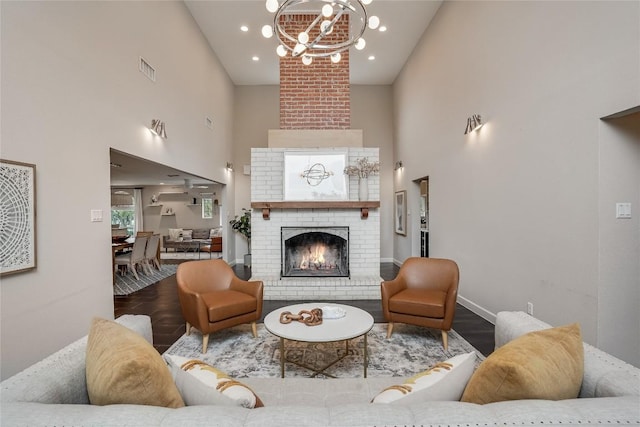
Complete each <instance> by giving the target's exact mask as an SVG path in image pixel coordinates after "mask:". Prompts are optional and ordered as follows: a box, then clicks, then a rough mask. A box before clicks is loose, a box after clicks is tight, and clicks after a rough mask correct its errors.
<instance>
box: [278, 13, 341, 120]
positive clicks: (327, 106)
mask: <svg viewBox="0 0 640 427" xmlns="http://www.w3.org/2000/svg"><path fill="white" fill-rule="evenodd" d="M316 16H317V15H288V16H283V17H281V24H282V25H283V26H284V28H285V29H286V31H287V32H288V33H289V34H292V35H293V34H298V33H300V32H301V31H304V30H305V29H306V28H307V27H308V26H309V24H310V23H311V22H313V20H314V19H315V18H316ZM348 18H349V17H348V15H347V14H345V15H343V16H342V17H341V18H340V20H339V21H338V22H336V24H335V25H334V29H333V33H331V34H330V35H328V36H327V37H335V38H339V39H343V38H345V37H347V36H348V34H349V21H348ZM316 28H317V26H316ZM317 34H318V31H312V32H310V33H309V37H310V39H311V40H313V39H314V38H315V36H316V35H317ZM350 128H351V91H350V86H349V50H345V51H344V52H342V59H341V60H340V62H338V63H337V64H334V63H333V62H331V59H330V58H329V57H326V58H313V62H312V63H311V64H310V65H304V64H303V63H302V60H301V58H299V57H298V58H293V57H292V56H291V54H290V53H289V54H288V55H287V56H286V57H284V58H280V129H350Z"/></svg>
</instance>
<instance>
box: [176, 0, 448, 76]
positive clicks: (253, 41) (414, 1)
mask: <svg viewBox="0 0 640 427" xmlns="http://www.w3.org/2000/svg"><path fill="white" fill-rule="evenodd" d="M184 2H185V4H186V5H187V8H188V9H189V10H190V11H191V15H193V18H194V19H195V21H196V23H197V24H198V26H199V27H200V29H201V30H202V33H203V34H204V35H205V37H206V38H207V40H208V41H209V45H210V46H211V48H212V49H213V51H214V52H215V54H216V55H217V56H218V59H220V62H222V65H223V66H224V68H225V69H226V70H227V73H228V74H229V76H230V77H231V80H233V82H234V84H236V85H276V84H278V83H279V65H278V59H279V57H278V56H277V55H276V47H277V46H278V43H277V38H276V37H275V36H274V37H272V38H270V39H265V38H264V37H263V36H262V34H261V29H262V26H263V25H265V24H272V23H273V15H272V14H270V13H269V12H267V10H266V8H265V1H264V0H206V1H201V0H184ZM441 3H442V0H437V1H435V0H373V1H372V3H371V4H370V5H368V6H367V7H366V8H367V13H368V15H369V16H371V15H376V16H378V17H379V18H380V23H381V25H385V26H386V27H387V31H386V32H384V33H382V32H380V31H377V30H370V29H367V30H366V31H365V33H364V35H363V37H364V39H365V40H366V41H367V46H366V47H365V49H364V50H362V51H358V50H356V49H351V51H350V53H349V57H350V70H351V83H352V84H366V85H385V84H392V83H393V81H394V80H395V78H396V76H397V75H398V73H399V72H400V70H401V69H402V66H403V65H404V63H405V62H406V61H407V58H408V57H409V55H410V54H411V52H412V51H413V49H414V47H415V46H416V44H417V42H418V40H420V37H421V36H422V34H423V33H424V31H425V29H426V28H427V26H428V25H429V23H430V22H431V19H432V18H433V16H434V15H435V13H436V12H437V10H438V8H439V7H440V4H441ZM242 25H246V26H247V27H249V31H247V32H242V31H240V26H242ZM370 55H374V56H375V57H376V59H375V60H373V61H370V60H369V59H368V57H369V56H370ZM253 56H257V57H259V58H260V60H259V61H253V60H252V59H251V58H252V57H253Z"/></svg>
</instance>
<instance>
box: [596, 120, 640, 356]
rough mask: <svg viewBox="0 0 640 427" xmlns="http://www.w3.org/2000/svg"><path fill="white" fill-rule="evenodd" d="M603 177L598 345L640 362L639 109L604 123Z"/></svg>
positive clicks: (601, 187)
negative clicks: (624, 215)
mask: <svg viewBox="0 0 640 427" xmlns="http://www.w3.org/2000/svg"><path fill="white" fill-rule="evenodd" d="M599 180H600V182H599V192H600V194H599V198H600V201H599V202H600V209H599V213H600V233H599V238H600V247H599V249H600V264H599V268H600V271H599V275H600V286H599V288H598V313H599V316H598V346H599V347H600V348H602V349H603V350H606V351H608V352H610V353H612V354H614V355H616V356H618V357H620V358H622V359H624V360H627V361H629V362H630V363H633V364H634V365H635V366H640V310H639V309H638V301H640V113H636V114H634V115H632V116H628V117H624V118H620V119H616V120H611V121H603V122H602V123H601V125H600V178H599ZM619 202H628V203H631V212H632V215H631V219H616V208H615V206H616V203H619ZM621 322H622V324H621ZM621 344H624V345H621Z"/></svg>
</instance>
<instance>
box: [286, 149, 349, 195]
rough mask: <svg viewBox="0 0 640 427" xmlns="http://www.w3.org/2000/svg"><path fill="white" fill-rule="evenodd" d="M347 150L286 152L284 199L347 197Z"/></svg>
mask: <svg viewBox="0 0 640 427" xmlns="http://www.w3.org/2000/svg"><path fill="white" fill-rule="evenodd" d="M346 162H347V153H346V152H336V151H331V152H322V151H291V152H285V153H284V180H283V181H284V200H297V201H300V200H347V199H348V198H349V188H348V186H347V179H346V175H345V174H344V167H345V165H346Z"/></svg>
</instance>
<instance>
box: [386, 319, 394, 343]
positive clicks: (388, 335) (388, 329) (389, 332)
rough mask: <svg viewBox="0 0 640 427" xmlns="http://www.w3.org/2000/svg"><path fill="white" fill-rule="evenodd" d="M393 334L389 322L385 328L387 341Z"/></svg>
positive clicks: (391, 323) (391, 325) (391, 324)
mask: <svg viewBox="0 0 640 427" xmlns="http://www.w3.org/2000/svg"><path fill="white" fill-rule="evenodd" d="M392 333H393V322H389V325H388V326H387V339H389V338H391V334H392Z"/></svg>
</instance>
